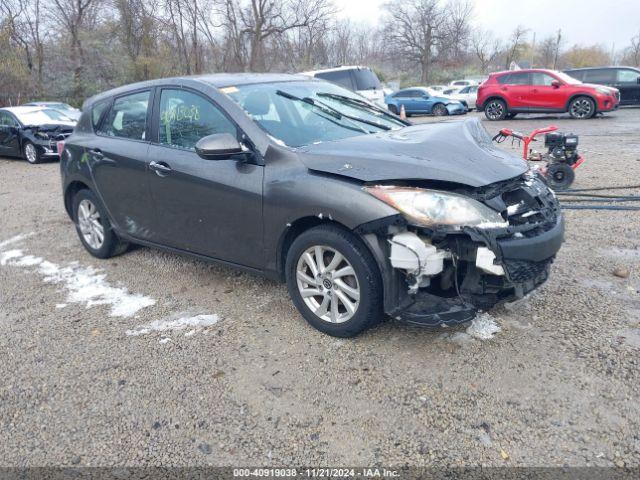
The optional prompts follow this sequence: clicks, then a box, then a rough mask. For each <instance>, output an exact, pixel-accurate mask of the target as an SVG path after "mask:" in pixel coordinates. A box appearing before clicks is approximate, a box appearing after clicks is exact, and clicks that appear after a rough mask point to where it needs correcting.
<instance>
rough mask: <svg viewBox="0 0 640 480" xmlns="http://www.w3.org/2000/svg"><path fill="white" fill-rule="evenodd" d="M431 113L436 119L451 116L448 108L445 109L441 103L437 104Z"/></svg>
mask: <svg viewBox="0 0 640 480" xmlns="http://www.w3.org/2000/svg"><path fill="white" fill-rule="evenodd" d="M431 113H433V114H434V115H435V116H436V117H444V116H445V115H449V111H448V110H447V107H445V106H444V105H443V104H441V103H437V104H435V105H434V106H433V108H432V109H431Z"/></svg>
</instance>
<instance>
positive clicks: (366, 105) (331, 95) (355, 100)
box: [316, 92, 408, 130]
mask: <svg viewBox="0 0 640 480" xmlns="http://www.w3.org/2000/svg"><path fill="white" fill-rule="evenodd" d="M316 95H318V96H319V97H327V98H331V99H333V100H337V101H338V102H342V103H346V104H351V105H357V106H359V107H362V108H364V109H366V110H370V111H372V112H378V113H381V114H382V115H384V116H385V117H389V118H390V119H391V120H393V121H394V122H396V123H400V124H402V125H408V123H406V122H403V121H402V120H400V119H398V118H396V116H395V115H392V114H391V113H389V112H387V111H386V110H384V109H382V108H379V107H377V106H375V105H371V104H370V103H369V102H365V101H364V100H360V99H359V98H352V97H347V96H346V95H339V94H337V93H328V92H319V93H317V94H316ZM387 130H388V129H387Z"/></svg>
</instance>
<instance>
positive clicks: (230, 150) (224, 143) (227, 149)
mask: <svg viewBox="0 0 640 480" xmlns="http://www.w3.org/2000/svg"><path fill="white" fill-rule="evenodd" d="M196 153H197V154H198V155H199V156H200V157H201V158H204V159H205V160H226V159H228V158H230V157H231V156H232V155H237V154H239V153H243V150H242V147H241V146H240V143H239V142H238V140H237V139H236V137H234V136H233V135H231V134H230V133H215V134H213V135H208V136H206V137H204V138H201V139H200V140H198V143H196Z"/></svg>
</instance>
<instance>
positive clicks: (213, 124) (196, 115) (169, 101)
mask: <svg viewBox="0 0 640 480" xmlns="http://www.w3.org/2000/svg"><path fill="white" fill-rule="evenodd" d="M159 130H160V131H159V143H161V144H162V145H168V146H171V147H179V148H186V149H189V150H194V149H195V146H196V143H198V140H200V139H201V138H203V137H206V136H208V135H213V134H214V133H230V134H231V135H233V136H234V137H237V134H238V130H237V128H236V126H235V124H234V123H233V122H231V120H229V119H228V118H227V117H226V116H225V115H224V114H223V113H222V112H221V111H220V109H219V108H218V107H216V106H215V105H214V104H213V103H211V102H210V101H208V100H206V99H205V98H204V97H202V96H200V95H198V94H196V93H193V92H189V91H187V90H178V89H175V90H173V89H163V90H162V95H161V97H160V124H159Z"/></svg>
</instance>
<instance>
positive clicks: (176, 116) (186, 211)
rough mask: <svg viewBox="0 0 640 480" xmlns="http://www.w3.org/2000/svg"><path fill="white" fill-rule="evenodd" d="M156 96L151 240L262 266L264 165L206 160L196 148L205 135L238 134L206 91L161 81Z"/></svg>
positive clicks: (151, 154) (150, 180)
mask: <svg viewBox="0 0 640 480" xmlns="http://www.w3.org/2000/svg"><path fill="white" fill-rule="evenodd" d="M156 103H157V106H156V108H155V109H154V112H156V113H154V115H155V116H156V117H157V118H154V123H155V124H157V125H158V135H157V142H156V141H155V140H154V142H153V145H152V146H151V148H150V150H149V170H148V172H147V176H148V185H149V191H150V193H151V199H152V202H153V208H154V211H155V215H154V228H153V230H154V238H153V240H154V241H155V242H157V243H160V244H163V245H167V246H170V247H173V248H178V249H181V250H187V251H190V252H194V253H198V254H201V255H206V256H209V257H213V258H217V259H220V260H225V261H228V262H233V263H236V264H240V265H246V266H249V267H254V268H261V267H262V255H260V254H258V252H262V248H263V246H262V180H263V174H264V167H263V166H260V165H255V164H254V163H251V162H249V161H246V160H243V159H241V158H238V157H236V158H229V159H225V160H204V159H202V158H200V157H199V156H198V155H197V154H196V153H195V145H196V143H197V142H198V140H200V139H201V138H203V137H206V136H207V135H212V134H215V133H230V134H232V135H233V136H235V137H236V138H240V132H239V130H238V127H237V126H236V125H235V123H233V122H232V121H231V120H230V119H229V118H228V117H227V116H226V115H225V114H224V113H223V112H222V111H221V110H220V109H219V108H218V106H217V105H215V104H214V103H213V102H211V101H210V100H209V99H208V98H205V97H204V96H203V95H201V94H199V93H197V92H194V91H191V90H186V89H178V88H163V89H160V90H159V98H158V99H157V102H156ZM258 259H259V260H258Z"/></svg>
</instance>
